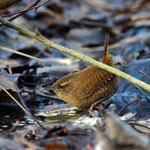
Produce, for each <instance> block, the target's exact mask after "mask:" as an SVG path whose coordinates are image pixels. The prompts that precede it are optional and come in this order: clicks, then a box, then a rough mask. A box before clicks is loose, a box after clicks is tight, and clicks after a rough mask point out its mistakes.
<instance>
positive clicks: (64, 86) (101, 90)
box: [50, 35, 120, 109]
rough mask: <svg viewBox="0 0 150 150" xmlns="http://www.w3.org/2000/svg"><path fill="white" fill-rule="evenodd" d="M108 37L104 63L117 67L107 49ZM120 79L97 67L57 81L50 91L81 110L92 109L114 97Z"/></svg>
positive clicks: (91, 67)
mask: <svg viewBox="0 0 150 150" xmlns="http://www.w3.org/2000/svg"><path fill="white" fill-rule="evenodd" d="M107 45H108V35H106V39H105V43H104V53H103V58H102V63H104V64H107V65H109V66H111V67H115V68H116V65H115V62H114V60H113V59H112V56H111V55H110V53H109V50H108V49H107ZM119 81H120V80H119V77H118V76H117V75H114V74H112V73H109V72H107V71H105V70H103V69H100V68H98V67H96V66H88V67H87V68H85V69H83V70H81V71H79V72H77V73H73V74H69V75H66V76H64V77H62V78H60V79H59V80H57V81H56V82H55V83H54V84H53V86H52V88H51V89H50V90H53V91H54V92H55V93H56V94H57V96H59V98H60V99H62V100H63V101H65V102H67V103H68V104H70V105H73V106H76V107H79V108H84V109H85V108H90V107H91V106H92V105H97V104H99V103H101V102H103V101H105V100H107V99H108V98H110V97H111V96H113V95H114V94H115V93H116V91H117V89H118V87H119Z"/></svg>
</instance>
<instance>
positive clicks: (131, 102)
mask: <svg viewBox="0 0 150 150" xmlns="http://www.w3.org/2000/svg"><path fill="white" fill-rule="evenodd" d="M137 101H139V98H135V99H133V100H131V101H130V102H129V103H127V104H126V105H125V106H124V107H123V108H122V109H121V110H120V111H119V112H118V113H117V114H118V115H120V114H121V113H122V112H123V111H124V110H125V109H126V108H127V107H128V106H130V105H131V104H133V103H135V102H137Z"/></svg>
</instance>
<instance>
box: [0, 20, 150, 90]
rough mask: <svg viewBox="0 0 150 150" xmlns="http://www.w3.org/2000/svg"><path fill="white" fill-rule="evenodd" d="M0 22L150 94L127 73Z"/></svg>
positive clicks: (147, 88)
mask: <svg viewBox="0 0 150 150" xmlns="http://www.w3.org/2000/svg"><path fill="white" fill-rule="evenodd" d="M0 22H2V23H3V24H4V25H5V26H7V27H9V28H12V29H14V30H17V31H19V32H20V33H22V34H24V35H28V36H30V37H33V38H34V39H37V40H38V41H40V42H42V43H44V44H45V45H47V46H49V47H51V48H54V49H57V50H59V51H61V52H64V53H66V54H69V55H71V56H74V57H76V58H79V59H81V60H83V61H86V62H88V63H90V64H92V65H94V66H97V67H99V68H101V69H103V70H106V71H108V72H111V73H113V74H116V75H118V76H119V77H122V78H124V79H125V80H128V81H130V82H132V83H133V84H136V85H138V86H140V87H142V88H143V89H145V90H147V91H149V92H150V85H149V84H147V83H145V82H143V81H140V80H139V79H136V78H134V77H132V76H130V75H128V74H127V73H124V72H122V71H120V70H118V69H116V68H113V67H110V66H108V65H106V64H103V63H101V62H99V61H96V60H94V59H92V58H90V57H88V56H86V55H83V54H81V53H79V52H77V51H75V50H72V49H68V48H65V47H63V46H60V45H58V44H55V43H53V42H51V41H49V40H48V39H47V38H45V37H44V36H42V35H40V34H39V33H35V32H31V31H29V30H27V29H25V28H22V27H19V26H17V25H15V24H13V23H11V22H9V21H7V20H5V19H3V18H0Z"/></svg>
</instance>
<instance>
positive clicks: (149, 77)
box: [139, 70, 150, 79]
mask: <svg viewBox="0 0 150 150" xmlns="http://www.w3.org/2000/svg"><path fill="white" fill-rule="evenodd" d="M139 72H140V73H141V74H143V75H144V76H145V77H147V78H148V79H150V76H148V75H147V74H146V73H144V72H143V71H142V70H139Z"/></svg>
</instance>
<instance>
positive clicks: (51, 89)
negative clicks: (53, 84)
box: [44, 88, 54, 93]
mask: <svg viewBox="0 0 150 150" xmlns="http://www.w3.org/2000/svg"><path fill="white" fill-rule="evenodd" d="M53 91H54V89H53V88H49V89H45V90H44V92H46V93H47V92H48V93H51V92H53Z"/></svg>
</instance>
